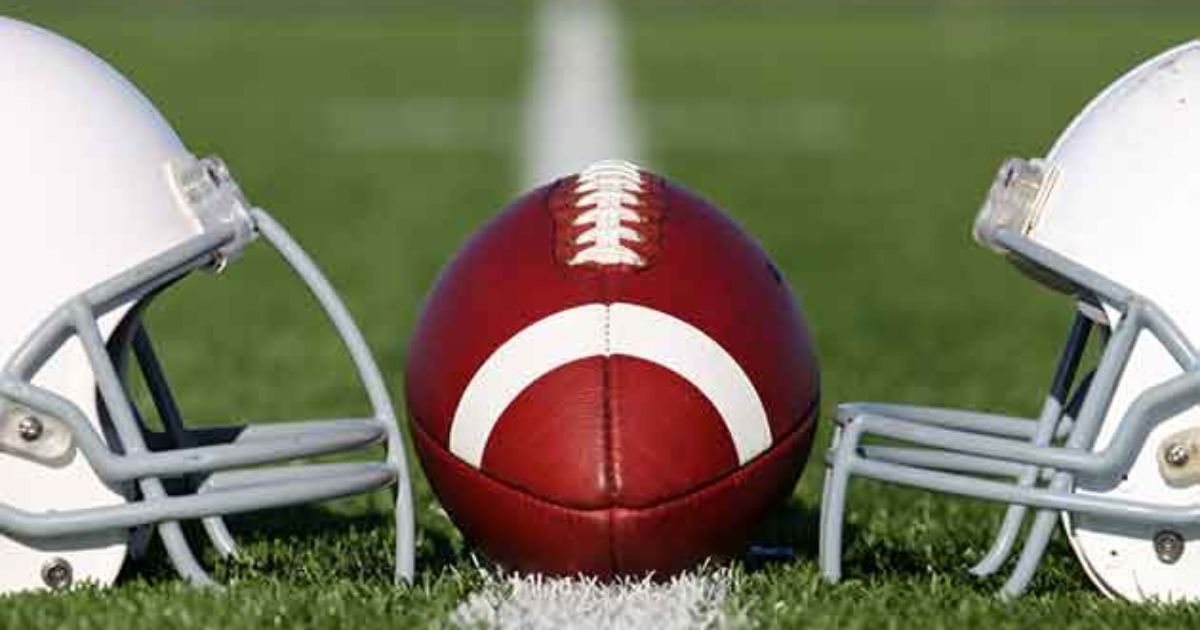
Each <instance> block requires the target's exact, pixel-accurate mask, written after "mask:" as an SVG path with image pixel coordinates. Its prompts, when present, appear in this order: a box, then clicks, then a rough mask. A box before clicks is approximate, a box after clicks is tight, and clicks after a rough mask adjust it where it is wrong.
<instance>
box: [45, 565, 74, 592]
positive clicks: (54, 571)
mask: <svg viewBox="0 0 1200 630" xmlns="http://www.w3.org/2000/svg"><path fill="white" fill-rule="evenodd" d="M73 573H74V572H73V571H72V570H71V563H70V562H67V561H66V560H63V559H62V558H53V559H51V560H49V561H47V562H46V564H43V565H42V582H43V583H45V584H46V586H48V587H49V588H50V589H51V590H54V591H61V590H63V589H65V588H68V587H70V586H71V580H72V579H73V577H74V576H73Z"/></svg>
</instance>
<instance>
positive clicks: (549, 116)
mask: <svg viewBox="0 0 1200 630" xmlns="http://www.w3.org/2000/svg"><path fill="white" fill-rule="evenodd" d="M536 33H537V42H536V45H535V46H534V50H533V53H534V67H533V77H532V81H531V83H530V87H531V89H530V92H529V95H528V101H527V103H526V110H525V120H524V126H523V130H524V135H525V143H524V147H525V155H524V156H523V163H524V170H523V173H522V179H521V182H520V184H521V187H522V188H526V187H530V186H535V185H541V184H544V183H546V182H549V181H552V180H554V179H555V178H557V177H561V176H563V175H567V174H570V173H574V172H578V171H580V170H582V169H583V168H584V167H585V166H587V165H588V164H590V163H592V162H595V161H597V160H604V159H609V158H623V159H627V160H634V161H637V159H638V158H639V157H641V153H640V151H641V149H640V147H639V143H638V138H637V135H638V134H637V128H636V126H635V124H634V120H633V112H632V108H631V107H630V104H629V98H628V95H627V91H626V85H625V79H624V73H623V71H622V66H621V63H622V59H621V31H620V28H619V26H618V21H617V16H616V15H615V9H614V7H613V6H612V3H610V2H606V1H605V0H544V1H543V2H542V5H541V10H540V11H539V15H538V18H537V30H536Z"/></svg>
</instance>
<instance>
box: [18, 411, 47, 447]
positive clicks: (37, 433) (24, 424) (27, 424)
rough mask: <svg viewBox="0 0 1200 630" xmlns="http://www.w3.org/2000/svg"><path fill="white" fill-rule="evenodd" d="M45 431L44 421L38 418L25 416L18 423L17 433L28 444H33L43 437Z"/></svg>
mask: <svg viewBox="0 0 1200 630" xmlns="http://www.w3.org/2000/svg"><path fill="white" fill-rule="evenodd" d="M44 429H45V427H44V426H42V421H41V420H38V419H37V417H36V416H25V417H24V418H21V421H20V422H18V423H17V433H18V434H19V435H20V436H21V439H22V440H25V441H26V442H33V441H36V440H37V439H38V438H40V437H42V431H43V430H44Z"/></svg>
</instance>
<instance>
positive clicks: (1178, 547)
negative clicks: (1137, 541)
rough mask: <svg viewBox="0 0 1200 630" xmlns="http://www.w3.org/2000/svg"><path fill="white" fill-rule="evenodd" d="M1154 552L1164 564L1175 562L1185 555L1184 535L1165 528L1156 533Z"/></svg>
mask: <svg viewBox="0 0 1200 630" xmlns="http://www.w3.org/2000/svg"><path fill="white" fill-rule="evenodd" d="M1154 553H1155V554H1157V555H1158V559H1159V561H1160V562H1162V563H1163V564H1175V563H1176V562H1179V557H1180V556H1182V555H1183V536H1181V535H1180V534H1179V532H1174V531H1171V530H1169V529H1164V530H1162V531H1161V532H1158V533H1157V534H1155V535H1154Z"/></svg>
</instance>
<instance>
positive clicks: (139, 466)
mask: <svg viewBox="0 0 1200 630" xmlns="http://www.w3.org/2000/svg"><path fill="white" fill-rule="evenodd" d="M206 162H207V161H200V166H202V167H204V168H205V169H206V170H207V169H208V168H210V167H211V164H209V163H206ZM207 172H210V173H216V174H217V175H223V176H224V177H226V178H227V177H228V172H227V171H225V170H224V166H223V165H221V166H220V171H219V172H217V171H215V170H214V171H207ZM213 182H214V184H215V185H216V187H217V189H218V191H219V192H220V193H221V194H222V195H224V196H225V197H226V198H229V199H233V198H234V196H233V195H230V194H229V189H228V188H226V186H234V187H235V190H236V185H235V184H232V180H228V182H229V183H228V184H226V182H224V181H221V179H220V178H218V177H214V179H213ZM236 197H237V198H238V199H241V197H240V191H237V196H236ZM193 209H195V206H193ZM228 216H230V217H231V219H230V220H227V221H226V220H220V221H208V220H202V224H203V226H204V230H205V231H204V232H203V233H201V234H199V235H197V236H195V237H193V238H191V239H189V240H187V241H185V242H183V243H182V244H180V245H177V246H175V247H173V248H171V249H170V250H168V251H166V252H164V253H162V254H160V255H158V256H155V257H154V258H152V259H150V260H148V261H146V262H144V263H142V264H140V265H137V266H136V267H133V268H131V269H129V270H127V271H125V272H123V273H121V274H118V275H117V276H115V277H113V278H111V279H109V280H107V281H105V282H102V283H100V284H99V285H97V286H95V287H93V288H91V289H89V290H87V291H85V292H83V293H82V294H80V295H78V296H76V297H75V298H72V299H70V300H68V301H67V302H66V303H65V304H64V305H62V306H61V307H59V308H58V309H56V310H55V311H54V312H53V313H52V314H51V315H50V316H49V317H47V318H46V320H44V321H43V323H42V324H41V325H40V326H39V327H38V328H37V329H36V330H35V332H34V333H33V334H32V335H31V336H30V337H29V338H28V339H27V340H26V341H25V343H23V344H22V346H21V347H20V348H19V349H18V350H17V351H16V352H15V353H14V354H13V356H12V357H11V358H10V359H9V360H8V362H7V364H6V365H5V367H4V370H3V372H2V373H0V434H10V433H12V432H13V423H19V422H21V421H28V420H29V419H30V418H32V419H34V420H35V421H36V422H37V423H38V427H39V433H40V435H39V436H38V437H37V438H36V439H34V440H31V441H30V444H31V446H30V447H29V448H26V449H24V450H23V451H18V450H17V449H15V448H14V447H13V445H12V443H11V441H7V442H5V443H3V444H0V448H3V450H5V451H7V452H9V453H12V454H15V455H18V456H25V457H29V458H31V459H34V460H38V459H45V460H46V461H47V462H48V463H52V462H53V461H55V458H57V461H61V460H62V459H63V458H64V457H65V458H67V459H69V458H70V457H71V456H72V455H74V454H73V453H72V452H71V451H74V450H78V451H80V452H82V455H83V456H85V457H86V459H87V461H88V463H89V465H90V466H91V468H92V469H93V470H94V472H95V473H96V475H97V476H99V477H100V478H101V479H102V480H104V481H105V482H106V483H108V484H110V485H118V484H121V483H123V482H133V483H136V486H137V487H138V489H139V490H140V492H141V495H142V498H141V500H137V501H133V502H131V503H127V504H121V505H114V506H104V507H94V508H85V509H77V510H66V511H57V512H53V513H31V512H26V511H22V510H19V509H16V508H14V507H12V506H8V505H0V534H2V535H5V536H10V537H13V538H16V539H18V540H25V541H31V542H36V541H39V540H50V539H55V538H61V537H67V536H78V535H82V534H87V533H93V532H99V531H104V530H113V529H127V528H133V527H139V526H145V525H152V524H153V525H156V530H157V532H158V534H159V536H160V538H161V539H162V541H163V543H164V546H165V547H166V549H167V552H168V555H169V557H170V560H171V563H172V564H173V565H174V567H175V568H176V570H177V571H178V572H179V573H180V575H181V576H183V577H184V578H185V579H187V580H188V581H190V582H192V583H196V584H211V583H212V580H211V579H210V578H209V576H208V575H207V573H206V572H205V571H204V569H203V568H202V567H201V566H200V564H199V562H197V561H196V559H195V555H194V554H193V553H192V550H191V547H190V545H189V543H188V542H187V541H186V539H185V538H184V536H183V533H182V530H181V528H180V527H179V524H178V523H179V521H182V520H187V519H204V524H205V530H206V532H207V533H208V536H209V538H210V539H211V540H212V542H213V543H214V545H215V546H216V548H217V549H218V551H220V552H221V553H223V554H228V553H232V552H233V551H234V549H235V548H236V545H235V543H234V541H233V538H232V536H230V535H229V532H228V529H227V528H226V527H225V525H224V523H223V521H222V520H221V516H223V515H226V514H233V513H239V512H245V511H252V510H260V509H267V508H274V507H282V506H287V505H294V504H300V503H312V502H317V501H324V500H328V499H333V498H338V497H343V496H348V495H352V494H360V493H364V492H370V491H373V490H377V489H380V488H383V487H386V486H388V485H390V484H392V483H396V484H397V485H398V489H397V497H396V514H395V518H396V579H397V580H398V581H399V580H405V581H407V580H411V578H412V576H413V570H414V557H413V556H414V553H413V550H414V548H413V544H414V523H413V511H412V495H411V489H410V485H409V484H410V482H409V474H408V469H407V459H406V457H405V448H404V443H403V440H402V437H401V435H400V431H399V428H398V426H397V424H396V420H395V412H394V410H393V408H392V405H391V400H390V398H389V396H388V394H387V390H386V387H385V386H384V381H383V378H382V376H381V375H380V372H379V369H378V367H377V366H376V364H375V362H374V360H373V359H372V357H371V354H370V350H369V348H368V346H367V344H366V342H365V340H364V339H363V337H362V334H361V332H360V331H359V330H358V328H357V326H356V325H355V324H354V322H353V320H352V318H351V317H350V314H349V312H348V311H347V310H346V308H345V306H344V304H342V302H341V299H340V298H339V297H338V296H337V294H336V292H335V291H334V290H333V288H332V286H331V285H330V284H329V282H328V281H327V280H326V279H325V277H324V276H323V275H322V274H321V272H320V270H319V269H318V268H317V266H316V265H315V264H314V263H313V262H312V260H311V259H310V258H309V257H308V255H307V254H306V253H305V252H304V250H303V249H302V248H301V247H300V246H299V245H298V244H297V243H296V242H295V241H294V240H293V239H292V238H291V237H290V235H288V234H287V232H286V231H285V230H284V229H283V228H282V227H281V226H280V225H279V224H278V223H276V222H275V220H274V219H272V218H271V217H270V216H269V215H268V214H267V213H266V212H264V211H262V210H261V209H257V208H252V209H249V210H245V211H244V212H240V213H230V214H229V215H228ZM254 235H258V236H261V237H262V238H263V240H265V241H267V242H268V243H270V244H271V245H272V246H273V247H274V248H275V249H276V250H277V251H278V252H279V254H280V255H281V256H282V257H283V259H284V260H285V261H286V262H287V263H288V265H289V266H290V267H291V269H292V270H293V271H294V272H295V273H296V275H297V276H299V278H300V279H301V281H302V282H303V283H304V284H305V286H306V287H307V288H308V289H309V291H310V292H311V293H312V295H313V296H314V297H315V298H316V300H317V301H318V302H319V303H320V305H321V307H322V309H323V310H324V312H325V314H326V315H327V317H328V318H329V321H330V322H331V323H332V325H333V327H334V329H335V330H336V331H337V333H338V335H339V337H340V339H341V341H342V343H343V345H344V346H345V348H346V350H347V351H348V353H349V354H350V357H351V359H352V362H353V364H354V366H355V369H356V372H357V374H358V377H359V380H360V382H361V383H362V385H363V387H364V389H365V390H366V393H367V397H368V400H369V401H370V404H371V407H372V412H373V413H372V416H371V417H368V418H344V419H332V420H310V421H300V422H286V423H273V424H256V425H254V426H249V427H245V426H233V427H210V428H203V429H195V430H188V429H186V428H185V427H184V425H183V421H182V418H181V416H180V414H179V411H178V407H177V405H176V404H175V400H174V397H173V396H172V394H171V391H170V388H169V386H168V385H167V379H166V377H165V375H164V374H163V372H162V369H161V366H160V365H159V363H158V361H157V358H156V357H155V355H154V352H153V346H152V344H151V342H150V337H149V334H148V333H147V332H146V331H145V329H144V328H143V329H141V330H138V331H136V332H135V334H134V339H133V350H134V353H135V355H136V357H137V358H138V362H139V365H140V366H141V368H142V370H143V373H144V375H145V376H146V383H147V386H148V388H149V389H150V391H151V395H152V397H153V399H154V402H155V406H156V408H157V409H158V411H159V413H160V415H161V416H162V421H163V425H164V428H165V431H164V434H165V435H163V434H154V433H146V432H144V430H143V427H142V425H141V423H140V422H139V420H138V418H137V412H136V409H135V407H134V405H133V402H132V400H131V399H130V397H129V395H128V392H127V391H126V389H125V385H124V383H123V382H122V380H121V378H120V376H119V375H118V371H117V369H116V366H115V365H114V363H113V361H112V358H111V356H110V355H109V353H108V350H107V347H106V345H105V340H104V337H103V335H102V333H101V331H100V328H99V325H98V323H97V320H98V319H99V318H100V317H102V316H104V315H105V314H107V313H110V312H112V311H114V310H116V309H118V308H121V307H123V306H126V305H129V304H134V303H136V302H137V301H139V300H141V299H143V298H145V297H146V296H147V295H149V294H150V293H151V292H153V291H155V290H156V289H158V288H160V287H162V286H165V285H166V284H168V283H170V282H172V281H173V280H175V279H176V278H179V277H180V276H182V275H184V274H186V273H188V272H190V271H192V270H194V269H197V268H204V267H208V268H213V267H214V265H223V264H224V262H226V261H228V260H230V259H231V257H232V256H234V255H236V253H237V250H239V249H240V247H241V245H242V244H244V243H245V242H248V241H249V239H250V238H253V236H254ZM72 337H74V338H76V339H78V341H79V343H80V344H81V345H82V347H83V349H84V351H85V353H86V355H87V358H88V361H89V363H90V366H91V368H92V370H93V372H94V374H95V377H96V382H97V388H98V390H99V392H100V395H101V398H102V399H103V401H104V404H105V407H106V409H107V411H108V414H109V418H110V420H111V423H112V426H113V428H114V429H115V431H116V434H117V437H118V438H119V440H120V451H119V452H118V451H114V450H113V449H112V448H110V446H109V445H108V444H107V443H106V442H105V440H104V438H103V437H102V436H101V435H100V434H99V433H98V432H97V431H96V429H95V428H94V427H93V425H92V423H91V422H90V421H89V420H88V418H87V416H86V414H85V413H84V412H83V411H82V410H81V409H79V407H77V406H76V405H75V404H74V403H72V402H71V401H70V400H67V399H65V398H63V397H61V396H59V395H58V394H55V393H54V392H52V391H48V390H46V389H44V388H41V387H38V386H36V385H33V384H32V380H33V378H34V375H35V374H36V373H37V372H38V370H39V369H40V368H41V367H42V365H44V364H45V363H46V361H48V360H49V358H50V357H52V356H53V355H54V354H55V353H56V352H58V351H59V349H60V348H61V347H62V346H63V344H64V343H66V342H67V341H68V340H69V339H70V338H72ZM18 430H19V429H18ZM43 439H45V440H48V442H47V443H52V444H54V445H56V447H55V451H56V452H39V451H38V448H37V443H39V442H42V440H43ZM384 439H386V445H387V457H386V461H385V462H362V463H338V464H305V465H288V466H283V467H276V468H254V469H249V470H236V469H241V468H246V467H249V466H257V465H260V464H268V463H272V462H289V461H292V460H295V459H298V458H305V457H314V456H321V455H328V454H333V453H339V452H345V451H350V450H356V449H361V448H364V447H366V446H369V445H371V444H374V443H376V442H378V441H380V440H384ZM148 440H150V441H153V442H156V443H159V444H162V443H166V444H169V445H172V446H176V447H178V448H176V449H174V450H168V451H162V452H154V451H151V450H150V449H149V448H148ZM58 451H61V452H58ZM189 475H208V477H207V479H206V480H205V481H204V483H203V484H201V485H200V486H199V488H198V489H197V491H196V492H194V493H192V494H186V495H177V496H169V495H168V494H167V492H166V490H165V488H164V486H163V482H162V480H163V479H164V478H175V477H185V476H189Z"/></svg>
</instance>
